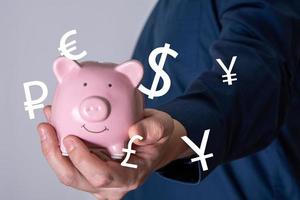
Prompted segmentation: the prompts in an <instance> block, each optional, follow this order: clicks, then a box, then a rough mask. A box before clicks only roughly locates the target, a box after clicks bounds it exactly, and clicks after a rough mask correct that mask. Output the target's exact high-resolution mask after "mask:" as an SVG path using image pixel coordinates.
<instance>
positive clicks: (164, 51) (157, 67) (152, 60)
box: [139, 43, 178, 99]
mask: <svg viewBox="0 0 300 200" xmlns="http://www.w3.org/2000/svg"><path fill="white" fill-rule="evenodd" d="M159 54H161V57H160V60H159V63H158V64H157V63H156V57H157V56H158V55H159ZM168 55H171V56H172V57H173V58H176V57H177V55H178V53H177V52H176V51H174V50H173V49H170V44H168V43H165V46H164V47H158V48H156V49H154V50H153V51H152V52H151V53H150V55H149V58H148V62H149V65H150V67H151V68H152V69H153V70H154V71H155V72H156V74H155V76H154V79H153V82H152V85H151V89H150V90H149V89H148V88H146V87H145V86H143V85H142V84H141V85H140V86H139V90H140V91H141V92H142V93H144V94H147V95H148V98H149V99H153V98H154V97H160V96H163V95H164V94H166V93H167V92H168V91H169V89H170V87H171V80H170V77H169V76H168V74H167V73H166V72H165V71H164V70H163V67H164V64H165V62H166V59H167V56H168ZM160 77H161V78H162V79H163V82H164V84H163V87H162V88H161V89H160V90H157V85H158V82H159V79H160Z"/></svg>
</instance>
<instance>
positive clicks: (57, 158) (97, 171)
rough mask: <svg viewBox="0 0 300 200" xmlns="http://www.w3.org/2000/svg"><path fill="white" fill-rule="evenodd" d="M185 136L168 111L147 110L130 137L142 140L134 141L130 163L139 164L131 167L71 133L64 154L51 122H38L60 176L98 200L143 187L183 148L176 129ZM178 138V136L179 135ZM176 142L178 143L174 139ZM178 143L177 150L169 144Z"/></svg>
mask: <svg viewBox="0 0 300 200" xmlns="http://www.w3.org/2000/svg"><path fill="white" fill-rule="evenodd" d="M44 113H45V115H46V118H47V119H48V121H49V119H50V118H51V107H50V106H46V107H45V108H44ZM175 129H176V130H177V132H178V130H179V132H180V135H185V130H184V128H183V126H182V125H180V124H179V123H178V122H177V121H176V120H173V119H172V118H171V117H170V116H169V115H168V114H167V113H164V112H161V111H158V110H155V109H145V111H144V118H143V119H142V120H140V121H139V122H137V123H136V124H134V125H132V126H131V127H130V129H129V137H130V138H131V137H132V136H134V135H136V134H138V135H141V136H142V137H143V138H144V139H143V140H141V141H140V140H135V143H136V145H135V146H134V150H136V154H131V156H130V159H129V161H128V163H132V164H136V165H138V167H137V168H136V169H134V168H128V167H123V166H121V165H120V162H118V161H116V160H112V159H110V158H108V157H107V156H105V155H104V154H101V153H100V152H97V153H95V152H91V151H90V150H89V149H88V147H87V146H86V144H85V143H84V142H83V141H82V140H80V139H79V138H78V137H75V136H68V137H66V138H65V139H64V141H63V143H64V145H65V147H66V149H67V152H68V154H69V156H68V157H65V156H62V154H61V151H60V148H59V142H58V138H57V135H56V131H55V128H54V127H53V126H51V125H50V123H41V124H39V125H38V131H39V133H40V138H41V147H42V152H43V155H44V156H45V158H46V159H47V161H48V163H49V165H50V166H51V168H52V169H53V170H54V172H55V174H56V175H57V177H58V179H59V180H60V181H61V182H62V183H63V184H64V185H66V186H70V187H73V188H76V189H79V190H82V191H86V192H89V193H91V194H93V195H94V196H95V197H96V198H97V199H108V200H117V199H122V197H123V196H124V195H125V194H126V193H127V192H129V191H131V190H134V189H136V188H137V187H138V186H140V185H141V184H142V183H143V182H144V181H145V179H146V178H147V177H148V176H149V175H150V174H151V172H153V171H155V170H156V169H158V168H160V167H162V166H164V165H166V164H167V163H168V162H170V161H171V160H174V159H176V158H177V157H178V156H179V154H181V153H182V152H183V151H184V147H183V146H184V145H183V144H182V143H179V146H182V147H181V148H178V144H175V143H178V140H177V139H176V138H174V130H175ZM177 138H179V136H177ZM175 141H176V142H175ZM173 145H177V150H175V151H173V150H172V151H170V149H169V148H170V147H171V146H173Z"/></svg>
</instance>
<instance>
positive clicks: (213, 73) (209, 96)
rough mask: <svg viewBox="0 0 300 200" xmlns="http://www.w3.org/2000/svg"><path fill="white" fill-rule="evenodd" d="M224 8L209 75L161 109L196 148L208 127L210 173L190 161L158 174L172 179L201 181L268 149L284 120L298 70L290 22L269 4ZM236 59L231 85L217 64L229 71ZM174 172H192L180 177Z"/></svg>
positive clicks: (249, 3) (231, 4)
mask: <svg viewBox="0 0 300 200" xmlns="http://www.w3.org/2000/svg"><path fill="white" fill-rule="evenodd" d="M222 2H224V3H223V5H220V7H219V11H218V17H219V19H220V30H221V32H220V36H219V38H218V40H216V41H215V42H214V43H213V44H212V46H211V47H210V50H209V52H210V55H211V59H213V66H212V68H211V70H209V71H206V72H204V73H202V74H199V77H198V78H197V79H196V80H194V81H193V83H192V84H191V86H190V87H189V88H188V89H187V90H186V91H185V92H184V94H183V95H182V96H179V97H177V98H176V99H174V100H172V101H170V102H168V103H166V104H164V105H161V106H159V107H158V109H159V110H162V111H165V112H167V113H169V114H170V115H171V116H172V117H173V118H174V119H176V120H178V121H179V122H181V123H182V124H183V125H184V127H185V128H186V130H187V136H188V137H189V138H190V139H191V140H192V141H193V142H194V143H195V144H196V145H197V146H198V147H199V146H200V144H201V140H202V136H203V133H204V131H205V130H206V129H210V134H209V138H208V142H207V146H206V149H205V154H208V153H213V155H214V156H213V157H212V158H208V159H206V161H207V165H208V170H207V171H202V167H201V165H199V163H191V162H186V161H187V160H186V159H185V160H177V161H175V162H172V163H170V164H169V165H167V166H165V167H164V168H162V169H160V170H158V172H159V173H160V174H162V175H163V176H166V177H168V178H172V179H177V180H180V181H183V180H185V181H188V182H197V181H199V180H201V179H203V178H204V177H205V176H207V175H208V174H209V173H210V172H211V170H213V169H214V168H215V167H217V166H218V165H220V164H222V163H226V162H229V161H231V160H234V159H238V158H241V157H244V156H247V155H249V154H252V153H254V152H257V151H259V150H261V149H263V148H265V147H266V146H267V145H269V144H270V143H271V141H272V140H273V139H274V138H275V137H276V136H277V133H278V130H279V128H280V126H281V125H282V123H283V121H284V116H285V111H286V109H287V106H288V104H289V100H290V96H291V90H292V87H291V84H292V81H293V77H294V74H295V70H296V69H295V68H296V67H295V64H294V63H293V60H294V58H292V57H291V55H293V53H292V51H293V45H292V41H293V37H294V35H293V31H292V29H293V26H294V24H293V21H292V20H291V19H290V18H287V17H285V16H284V15H282V14H280V13H279V12H277V11H275V10H274V9H273V8H272V6H271V5H270V4H269V3H266V2H265V1H242V0H239V1H234V0H230V1H222ZM233 56H237V59H236V62H235V64H234V67H233V70H232V72H231V73H236V78H237V81H234V82H233V83H232V85H228V84H227V83H226V82H225V83H224V82H222V81H223V80H224V78H223V77H222V75H224V74H225V72H224V71H223V69H222V68H221V67H220V65H219V64H218V62H217V61H216V59H221V60H222V61H223V63H224V64H225V65H226V67H227V68H229V65H230V62H231V59H232V57H233ZM178 139H181V138H178ZM196 156H197V155H196V154H195V156H194V157H196ZM184 166H185V167H184ZM176 168H190V170H189V172H188V173H186V172H184V173H183V174H181V175H180V176H179V175H178V174H179V173H182V172H181V171H178V170H177V172H176V173H175V171H176V170H174V169H176ZM185 174H186V175H185ZM192 175H194V177H197V178H191V176H192ZM178 177H179V178H178Z"/></svg>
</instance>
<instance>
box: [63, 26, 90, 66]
mask: <svg viewBox="0 0 300 200" xmlns="http://www.w3.org/2000/svg"><path fill="white" fill-rule="evenodd" d="M75 34H77V31H76V30H71V31H68V32H67V33H65V34H64V35H63V36H62V37H61V39H60V45H59V48H58V50H59V51H60V55H62V56H65V57H67V58H69V59H71V60H79V59H81V58H83V57H84V56H86V55H87V52H86V51H83V52H81V53H80V54H77V55H73V54H71V52H73V51H75V50H76V49H77V47H76V46H73V45H75V44H76V40H72V41H71V42H69V43H67V39H68V38H69V37H70V36H71V35H75ZM71 46H72V47H71ZM69 47H70V48H69Z"/></svg>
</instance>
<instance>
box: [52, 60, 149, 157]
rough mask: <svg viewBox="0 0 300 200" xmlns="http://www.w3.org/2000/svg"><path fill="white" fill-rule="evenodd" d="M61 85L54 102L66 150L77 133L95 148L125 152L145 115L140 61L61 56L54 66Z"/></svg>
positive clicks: (54, 121)
mask: <svg viewBox="0 0 300 200" xmlns="http://www.w3.org/2000/svg"><path fill="white" fill-rule="evenodd" d="M53 70H54V74H55V76H56V78H57V80H58V85H57V88H56V91H55V94H54V100H53V104H52V117H51V124H52V125H53V126H54V127H55V129H56V131H57V135H58V138H59V141H60V149H61V151H62V154H63V155H67V152H66V150H65V147H64V145H63V142H62V141H63V139H64V137H66V136H68V135H75V136H77V137H79V138H81V139H83V140H84V141H85V142H86V143H87V144H88V145H89V147H90V148H93V147H96V146H97V147H99V146H100V147H104V148H106V150H107V151H108V152H109V153H110V156H111V157H112V158H114V159H120V158H122V156H123V154H124V153H123V152H122V148H123V147H124V146H126V145H127V141H128V140H129V136H128V129H129V127H130V126H131V125H132V124H134V123H135V122H136V121H138V120H139V119H141V118H142V112H143V96H142V94H141V93H140V92H139V91H138V90H137V86H138V84H139V83H140V81H141V79H142V77H143V73H144V72H143V67H142V65H141V64H140V63H139V62H138V61H135V60H132V61H128V62H125V63H123V64H120V65H116V64H112V63H98V62H83V63H81V64H79V63H77V62H74V61H72V60H69V59H67V58H65V57H59V58H57V59H56V60H55V62H54V65H53Z"/></svg>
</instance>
